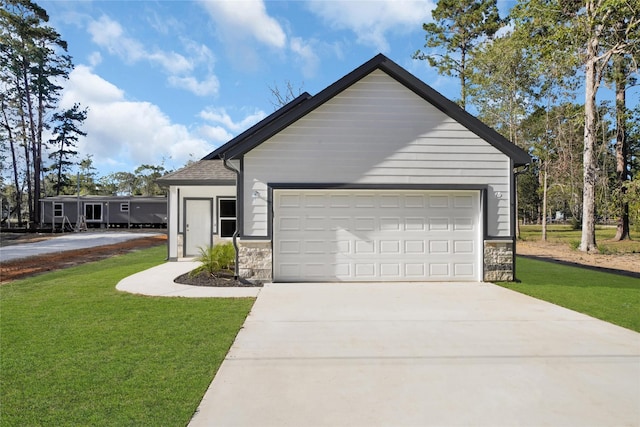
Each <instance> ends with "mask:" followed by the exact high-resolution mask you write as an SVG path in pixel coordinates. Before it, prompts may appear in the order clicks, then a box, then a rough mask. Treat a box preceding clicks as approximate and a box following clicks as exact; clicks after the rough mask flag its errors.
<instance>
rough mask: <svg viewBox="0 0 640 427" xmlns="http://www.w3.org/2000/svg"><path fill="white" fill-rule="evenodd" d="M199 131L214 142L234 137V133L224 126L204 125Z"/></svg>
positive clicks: (222, 141)
mask: <svg viewBox="0 0 640 427" xmlns="http://www.w3.org/2000/svg"><path fill="white" fill-rule="evenodd" d="M199 132H200V135H202V136H203V137H205V138H207V139H208V140H210V141H212V142H219V143H224V142H227V141H229V140H231V139H232V138H233V134H232V133H229V132H228V131H227V130H226V129H225V128H223V127H222V126H208V125H203V126H200V129H199Z"/></svg>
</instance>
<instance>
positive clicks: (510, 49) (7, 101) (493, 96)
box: [0, 0, 640, 251]
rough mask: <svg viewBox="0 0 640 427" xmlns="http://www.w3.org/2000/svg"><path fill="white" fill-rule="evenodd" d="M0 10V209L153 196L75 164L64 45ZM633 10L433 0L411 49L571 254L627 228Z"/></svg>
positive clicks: (633, 187) (635, 133) (147, 174)
mask: <svg viewBox="0 0 640 427" xmlns="http://www.w3.org/2000/svg"><path fill="white" fill-rule="evenodd" d="M0 2H1V4H2V8H1V9H0V85H1V86H0V89H1V90H0V144H1V147H0V148H1V151H0V153H1V155H0V162H1V163H0V164H1V165H2V170H1V172H2V173H1V178H2V181H0V193H1V195H2V201H3V207H4V206H10V208H11V211H12V213H13V216H14V217H17V218H18V219H19V221H20V222H29V223H32V224H33V223H35V222H36V221H37V219H38V217H39V212H38V209H39V203H38V200H39V198H41V197H43V196H49V195H55V194H75V192H76V191H77V189H78V187H80V191H81V193H82V194H141V195H151V194H161V192H162V190H161V189H160V188H158V187H157V185H155V184H154V182H153V180H154V179H155V178H157V177H159V176H162V175H163V174H165V173H166V172H167V171H166V170H165V169H164V167H163V166H162V165H159V166H156V165H142V166H140V167H139V168H138V169H136V171H135V172H134V173H128V172H119V173H115V174H111V175H108V176H106V177H99V176H98V175H97V173H96V171H95V169H94V168H93V166H92V161H91V157H90V156H89V157H86V158H84V159H79V158H78V153H77V152H76V151H75V147H76V144H77V142H78V140H79V139H80V138H82V137H83V136H84V135H85V134H84V132H83V131H82V124H83V122H84V120H85V119H86V117H87V115H88V114H91V112H90V111H88V110H87V109H86V108H83V107H82V106H80V105H74V106H73V107H72V108H71V109H68V110H61V109H59V108H57V104H58V99H59V97H60V94H61V90H62V86H61V84H62V82H63V81H64V79H66V78H67V77H68V75H69V72H70V71H71V70H72V68H73V64H72V61H71V58H70V57H69V56H68V55H67V53H66V47H67V46H66V43H65V42H64V41H63V40H61V38H60V35H59V34H58V33H57V32H56V31H55V30H54V29H52V28H50V27H48V26H47V24H46V23H47V20H48V17H47V14H46V11H44V9H42V8H40V7H39V6H37V5H36V4H35V3H32V2H31V1H29V0H0ZM639 8H640V3H638V2H631V1H628V0H518V1H517V2H515V3H514V4H513V7H512V8H511V9H510V11H509V15H508V16H501V15H500V13H499V10H498V8H497V3H496V0H439V1H438V3H437V7H436V8H435V9H434V10H433V12H432V15H433V21H432V22H430V23H426V24H424V25H423V29H424V31H425V36H426V38H425V45H424V48H423V49H421V50H420V51H417V52H416V53H415V54H414V58H416V59H421V60H425V61H428V63H429V64H430V65H431V66H433V67H435V68H436V69H437V70H438V72H439V73H441V74H442V75H446V76H450V77H454V78H455V79H456V81H457V82H458V84H459V86H460V97H459V99H458V100H457V101H458V103H459V104H460V106H461V107H462V108H465V109H467V110H468V111H469V112H471V113H472V114H474V115H477V116H478V117H479V118H480V119H481V120H483V121H484V122H485V123H487V124H488V125H490V126H492V127H493V128H495V129H496V130H497V131H498V132H500V133H502V134H503V135H504V136H505V137H507V138H508V139H510V140H511V141H513V142H514V143H515V144H517V145H519V146H520V147H522V148H524V149H525V150H527V151H528V152H529V153H530V154H531V155H532V157H533V163H532V164H531V165H530V166H529V167H528V168H527V169H526V170H524V171H523V170H521V171H518V173H519V175H518V178H517V179H518V215H519V218H520V220H521V221H524V222H535V223H541V224H542V225H543V238H544V236H545V227H546V223H547V222H548V221H551V220H556V218H565V219H566V220H567V221H569V222H571V223H572V224H574V226H575V227H576V228H581V229H582V240H581V243H580V249H581V250H584V251H595V250H597V246H596V242H595V224H596V222H597V221H598V222H607V223H612V222H613V223H616V224H617V227H618V233H617V236H616V237H617V238H618V239H625V238H629V236H630V231H632V230H637V231H640V180H639V178H638V171H639V170H638V169H639V168H640V162H639V159H638V152H639V150H640V107H639V106H638V105H637V102H638V95H637V89H636V92H635V93H636V95H635V97H633V98H632V101H631V103H629V102H628V101H627V92H628V91H629V89H630V88H632V87H633V86H635V85H636V84H637V78H638V62H639V59H640V28H639V27H640V10H639ZM45 135H52V136H51V137H45ZM78 170H79V171H80V172H79V173H76V172H75V171H78ZM23 212H24V216H26V218H23ZM3 214H4V216H6V212H3ZM634 227H635V228H634Z"/></svg>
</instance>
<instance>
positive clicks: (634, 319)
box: [499, 257, 640, 332]
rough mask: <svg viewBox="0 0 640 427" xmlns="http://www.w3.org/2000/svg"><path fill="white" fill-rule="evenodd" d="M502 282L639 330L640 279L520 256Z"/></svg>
mask: <svg viewBox="0 0 640 427" xmlns="http://www.w3.org/2000/svg"><path fill="white" fill-rule="evenodd" d="M516 275H517V278H518V280H520V283H517V282H503V283H499V285H501V286H504V287H505V288H509V289H513V290H515V291H518V292H521V293H523V294H526V295H530V296H532V297H535V298H539V299H542V300H545V301H549V302H551V303H554V304H557V305H560V306H562V307H566V308H569V309H571V310H575V311H579V312H581V313H584V314H587V315H589V316H592V317H596V318H598V319H602V320H605V321H607V322H610V323H614V324H616V325H620V326H623V327H625V328H628V329H632V330H634V331H637V332H640V279H637V278H633V277H627V276H622V275H618V274H611V273H604V272H600V271H594V270H592V269H586V268H579V267H571V266H566V265H561V264H555V263H551V262H545V261H537V260H532V259H528V258H523V257H518V259H517V271H516Z"/></svg>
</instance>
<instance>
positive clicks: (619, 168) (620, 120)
mask: <svg viewBox="0 0 640 427" xmlns="http://www.w3.org/2000/svg"><path fill="white" fill-rule="evenodd" d="M623 61H624V59H623V58H622V57H620V56H618V57H616V59H615V61H614V63H615V70H614V75H615V89H616V178H617V181H618V182H617V184H618V188H619V190H620V194H619V198H620V201H619V202H618V225H617V229H616V236H615V237H614V240H625V239H629V240H631V236H630V234H629V202H628V201H627V200H625V198H626V197H625V196H626V193H627V187H626V185H625V184H626V183H627V181H628V180H629V173H628V171H627V165H628V162H629V160H628V159H629V147H628V145H627V105H626V82H625V69H624V62H623Z"/></svg>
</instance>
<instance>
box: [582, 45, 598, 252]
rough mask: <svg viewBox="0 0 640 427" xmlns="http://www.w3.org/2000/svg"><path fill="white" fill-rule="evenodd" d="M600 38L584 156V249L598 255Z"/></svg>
mask: <svg viewBox="0 0 640 427" xmlns="http://www.w3.org/2000/svg"><path fill="white" fill-rule="evenodd" d="M597 52H598V39H597V37H592V38H591V39H590V40H589V43H588V45H587V58H586V61H585V102H584V111H585V114H584V116H585V117H584V118H585V122H584V151H583V154H582V166H583V174H582V185H583V193H582V238H581V240H580V248H579V249H580V250H581V251H583V252H597V251H598V247H597V245H596V218H595V216H596V158H595V146H596V139H597V134H596V91H597V87H598V81H597V78H596V71H597V70H596V66H597Z"/></svg>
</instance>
